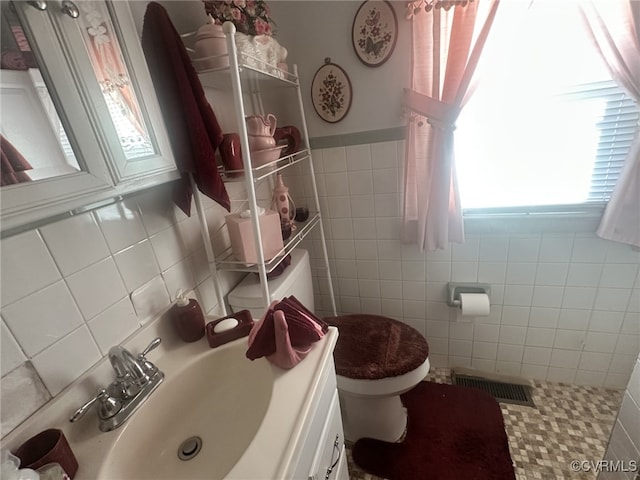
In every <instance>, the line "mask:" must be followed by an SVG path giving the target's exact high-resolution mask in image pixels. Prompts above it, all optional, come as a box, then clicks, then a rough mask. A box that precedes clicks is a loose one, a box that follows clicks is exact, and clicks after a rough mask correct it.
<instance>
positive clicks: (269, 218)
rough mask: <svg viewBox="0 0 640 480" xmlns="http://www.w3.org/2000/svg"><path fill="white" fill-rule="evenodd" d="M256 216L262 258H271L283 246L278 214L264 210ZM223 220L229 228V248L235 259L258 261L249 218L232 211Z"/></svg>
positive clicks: (246, 261)
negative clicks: (262, 253)
mask: <svg viewBox="0 0 640 480" xmlns="http://www.w3.org/2000/svg"><path fill="white" fill-rule="evenodd" d="M258 218H259V225H260V234H261V238H262V249H263V251H264V259H265V260H271V259H272V258H273V257H275V256H276V255H277V254H278V252H279V251H280V250H282V248H283V247H284V242H283V241H282V232H281V230H280V215H278V212H274V211H273V210H265V212H264V213H263V214H262V215H260V216H259V217H258ZM225 220H226V222H227V228H228V229H229V238H230V240H231V250H232V251H233V254H234V256H235V257H236V259H238V260H239V261H241V262H244V263H258V252H257V249H256V245H255V241H254V239H253V230H252V224H251V218H243V217H241V214H240V213H232V214H231V215H227V216H226V217H225Z"/></svg>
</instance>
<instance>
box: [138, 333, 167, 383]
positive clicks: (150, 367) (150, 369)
mask: <svg viewBox="0 0 640 480" xmlns="http://www.w3.org/2000/svg"><path fill="white" fill-rule="evenodd" d="M160 342H162V340H161V339H160V337H156V338H154V339H153V341H152V342H151V343H150V344H149V345H147V348H145V349H144V350H143V351H142V353H140V354H139V355H138V363H140V365H141V366H142V369H143V370H144V371H145V373H146V374H147V375H149V376H150V377H152V376H153V375H155V374H156V373H157V372H158V367H156V366H155V365H154V364H153V363H151V362H150V361H149V360H147V354H148V353H149V352H150V351H151V350H153V349H155V348H157V347H158V345H160Z"/></svg>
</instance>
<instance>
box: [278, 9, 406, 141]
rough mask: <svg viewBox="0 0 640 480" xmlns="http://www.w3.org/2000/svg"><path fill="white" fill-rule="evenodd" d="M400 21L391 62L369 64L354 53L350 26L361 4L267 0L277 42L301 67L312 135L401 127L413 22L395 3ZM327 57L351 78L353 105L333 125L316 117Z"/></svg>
mask: <svg viewBox="0 0 640 480" xmlns="http://www.w3.org/2000/svg"><path fill="white" fill-rule="evenodd" d="M392 3H393V5H394V9H395V12H396V17H397V19H398V41H397V43H396V48H395V50H394V52H393V54H392V55H391V57H390V58H389V60H387V62H385V63H384V64H383V65H381V66H379V67H376V68H371V67H367V66H365V65H364V64H363V63H362V62H360V60H358V57H357V56H356V53H355V51H354V49H353V45H352V42H351V28H352V24H353V18H354V16H355V14H356V12H357V11H358V7H360V5H361V4H362V2H360V1H275V2H269V4H270V5H271V10H272V14H273V18H274V19H275V21H276V23H277V24H278V26H279V32H278V33H277V37H276V38H277V39H278V41H279V42H280V44H282V45H283V46H284V47H286V48H287V49H288V51H289V57H288V59H287V61H288V63H289V64H290V65H291V64H293V63H296V64H297V65H298V75H299V76H300V84H301V86H302V92H303V100H304V108H305V112H306V114H307V124H308V129H309V136H310V137H321V136H327V135H338V134H344V133H351V132H361V131H368V130H378V129H383V128H389V127H398V126H403V125H404V121H403V119H402V109H401V98H402V89H403V88H404V87H406V86H408V83H409V80H408V79H409V65H410V63H409V61H410V55H409V54H410V51H409V48H408V46H409V25H410V24H409V22H407V21H406V20H405V19H404V6H405V2H397V1H396V2H392ZM325 57H331V61H332V62H333V63H336V64H338V65H340V66H341V67H342V68H343V69H344V70H345V71H346V72H347V75H348V76H349V78H350V80H351V85H352V88H353V102H352V104H351V109H350V111H349V113H348V114H347V116H346V117H345V118H344V119H343V120H342V121H340V122H338V123H335V124H331V123H327V122H325V121H323V120H322V119H320V117H319V116H318V115H317V114H316V113H315V111H314V109H313V106H312V104H311V82H312V80H313V76H314V75H315V73H316V71H317V70H318V68H320V67H321V66H322V65H323V63H324V59H325Z"/></svg>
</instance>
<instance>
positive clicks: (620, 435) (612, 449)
mask: <svg viewBox="0 0 640 480" xmlns="http://www.w3.org/2000/svg"><path fill="white" fill-rule="evenodd" d="M604 460H607V461H610V462H614V464H616V465H618V466H619V467H621V468H623V470H626V471H623V472H616V473H614V472H602V473H600V475H599V476H598V479H599V480H609V479H611V480H613V479H628V480H631V479H635V478H637V477H636V475H637V470H636V469H633V468H632V466H633V465H632V463H631V462H635V465H636V468H637V465H640V357H637V358H636V361H635V368H634V369H633V373H632V374H631V378H630V379H629V383H628V384H627V388H626V392H625V394H624V397H623V400H622V405H621V407H620V412H619V413H618V418H617V419H616V423H615V425H614V426H613V430H612V431H611V436H610V437H609V446H608V447H607V451H606V453H605V455H604ZM634 470H635V471H634Z"/></svg>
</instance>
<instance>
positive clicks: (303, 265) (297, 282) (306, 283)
mask: <svg viewBox="0 0 640 480" xmlns="http://www.w3.org/2000/svg"><path fill="white" fill-rule="evenodd" d="M289 295H294V296H295V297H296V298H297V299H298V300H300V301H301V302H302V303H303V305H304V306H305V307H307V308H308V309H309V310H311V311H312V312H313V311H314V304H313V283H312V282H311V264H310V263H309V252H307V251H306V250H303V249H301V248H296V249H294V250H292V251H291V264H290V265H289V266H288V267H287V268H286V269H285V270H284V272H283V273H282V274H281V275H279V276H277V277H276V278H272V279H271V280H269V296H270V297H271V298H270V299H269V303H271V302H273V301H274V300H282V299H283V298H284V297H288V296H289ZM227 300H228V302H229V306H230V307H231V310H233V311H234V312H239V311H240V310H249V311H250V312H251V316H252V317H253V318H254V319H255V320H258V319H259V318H261V317H262V314H263V313H264V311H265V310H266V308H265V305H264V299H263V298H262V287H261V286H260V277H258V275H254V274H249V275H247V276H246V277H244V279H243V280H242V281H241V282H240V283H239V284H238V285H237V286H236V287H235V288H234V289H233V290H231V292H229V295H228V296H227Z"/></svg>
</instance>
